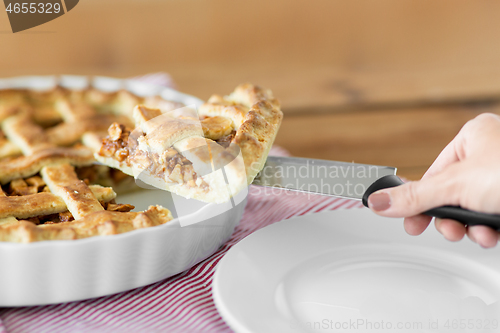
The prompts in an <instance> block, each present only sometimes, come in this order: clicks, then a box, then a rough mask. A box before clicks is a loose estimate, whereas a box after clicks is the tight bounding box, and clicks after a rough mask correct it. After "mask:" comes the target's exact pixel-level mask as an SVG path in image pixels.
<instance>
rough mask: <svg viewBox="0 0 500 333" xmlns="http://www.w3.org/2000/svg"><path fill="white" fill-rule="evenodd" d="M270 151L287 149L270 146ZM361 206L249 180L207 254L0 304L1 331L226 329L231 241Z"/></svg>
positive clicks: (274, 152)
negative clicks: (220, 294) (221, 272)
mask: <svg viewBox="0 0 500 333" xmlns="http://www.w3.org/2000/svg"><path fill="white" fill-rule="evenodd" d="M154 77H155V79H158V80H159V79H161V77H159V76H158V75H156V76H154ZM159 81H161V80H159ZM271 154H273V155H287V152H286V151H285V150H283V149H281V148H279V147H274V148H273V149H272V151H271ZM361 206H362V204H361V203H360V202H358V201H350V200H345V199H337V198H333V197H324V196H318V195H308V194H303V193H295V192H286V191H280V190H267V191H264V190H263V188H260V187H255V186H251V187H250V191H249V198H248V204H247V207H246V209H245V212H244V215H243V218H242V220H241V222H240V224H239V225H238V226H237V227H236V230H235V231H234V233H233V235H232V236H231V239H230V240H229V241H228V242H227V243H226V244H224V245H223V246H222V247H221V248H220V249H219V250H218V251H217V252H216V253H215V254H214V255H212V256H211V257H210V258H208V259H206V260H204V261H202V262H200V263H199V264H197V265H196V266H194V267H192V268H191V269H189V270H187V271H185V272H183V273H180V274H178V275H175V276H173V277H171V278H168V279H165V280H163V281H160V282H157V283H154V284H152V285H149V286H146V287H142V288H137V289H133V290H130V291H126V292H123V293H119V294H115V295H111V296H105V297H99V298H95V299H90V300H85V301H79V302H71V303H63V304H56V305H47V306H33V307H22V308H0V333H3V332H9V333H17V332H51V333H55V332H230V331H231V329H230V328H229V327H228V326H227V325H226V324H225V323H224V321H223V320H222V318H221V317H220V315H219V314H218V312H217V309H216V308H215V305H214V302H213V300H212V286H211V284H212V278H213V274H214V272H215V269H216V267H217V264H218V262H219V261H220V260H221V258H222V257H223V256H224V254H226V252H227V251H229V250H230V249H231V247H232V246H233V245H235V244H236V243H238V242H239V241H240V240H242V239H243V238H245V237H246V236H248V235H249V234H251V233H252V232H254V231H256V230H258V229H260V228H263V227H265V226H267V225H270V224H272V223H274V222H277V221H281V220H284V219H288V218H291V217H294V216H301V215H305V214H314V213H318V212H321V211H327V210H335V209H341V208H353V207H361ZM0 274H1V270H0Z"/></svg>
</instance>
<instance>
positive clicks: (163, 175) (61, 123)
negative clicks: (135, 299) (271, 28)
mask: <svg viewBox="0 0 500 333" xmlns="http://www.w3.org/2000/svg"><path fill="white" fill-rule="evenodd" d="M180 107H183V105H181V104H179V103H175V102H169V101H165V100H163V99H161V98H159V97H149V98H140V97H137V96H135V95H133V94H131V93H129V92H127V91H118V92H113V93H104V92H101V91H98V90H96V89H93V88H89V89H85V90H80V91H73V90H67V89H64V88H61V87H57V88H55V89H53V90H51V91H45V92H37V91H30V90H0V124H1V131H0V183H1V185H2V186H1V187H0V241H7V242H23V243H27V242H34V241H42V240H68V239H79V238H86V237H91V236H96V235H111V234H118V233H123V232H127V231H131V230H134V229H139V228H145V227H150V226H156V225H160V224H164V223H166V222H168V221H170V220H171V219H172V215H171V214H170V212H169V211H168V210H167V209H166V208H163V207H161V206H150V207H149V208H148V209H147V210H146V211H143V212H131V210H132V209H133V208H134V207H133V206H131V205H128V204H117V203H115V201H114V199H115V197H116V193H115V191H114V190H113V189H120V188H124V189H127V188H129V187H130V186H129V185H130V184H133V179H132V178H131V177H128V176H126V175H125V174H129V175H134V171H133V168H134V167H136V166H137V165H138V164H140V158H141V154H140V153H133V152H137V150H135V148H136V147H131V146H130V145H129V142H130V140H128V136H129V135H130V133H131V132H132V133H140V134H141V135H142V139H140V140H139V144H141V145H144V146H145V147H146V148H147V149H148V151H149V153H150V155H148V156H147V157H148V158H147V161H148V163H149V164H148V166H147V167H145V168H144V170H146V171H148V174H149V175H150V176H151V177H153V178H155V179H160V180H161V181H163V182H164V183H165V184H166V185H165V188H166V189H168V190H171V191H173V192H176V193H178V194H181V195H183V196H186V197H193V198H196V199H200V200H204V201H211V202H221V201H225V200H227V199H228V198H229V197H231V196H232V195H234V194H235V193H237V192H238V191H239V190H240V189H241V188H242V187H244V186H246V185H247V184H250V183H251V181H252V180H253V178H254V177H255V175H256V174H257V173H258V171H260V169H261V168H262V166H263V164H264V163H265V159H266V157H267V154H268V152H269V149H270V148H271V145H272V143H273V141H274V138H275V136H276V133H277V131H278V128H279V125H280V123H281V119H282V116H283V114H282V112H281V111H280V109H279V103H278V101H277V100H276V99H274V97H273V96H272V93H271V92H270V91H269V90H265V89H262V88H259V87H257V86H253V85H250V84H244V85H241V86H239V87H237V88H236V90H235V91H234V92H233V93H232V94H230V95H229V96H226V97H221V96H218V95H214V96H212V97H211V98H210V99H209V101H208V102H207V103H206V104H204V105H203V106H202V107H201V108H200V109H199V110H198V111H199V114H200V116H201V119H188V117H184V118H183V117H182V116H181V117H171V119H169V122H166V123H165V122H163V121H162V122H161V123H160V124H161V125H162V126H164V128H163V130H161V131H158V130H155V129H154V128H151V124H155V121H154V118H156V117H158V119H160V118H162V117H163V116H164V115H168V114H169V112H170V111H172V110H175V109H178V108H180ZM200 120H201V130H200V126H198V127H197V128H194V127H190V126H189V122H193V123H198V124H200ZM156 124H159V122H156ZM175 124H177V125H179V126H180V127H175ZM136 125H137V128H136ZM148 126H149V127H148ZM134 128H135V130H134ZM156 129H157V128H156ZM141 140H142V141H141ZM141 142H142V143H141ZM199 142H203V143H204V144H205V145H208V146H209V147H211V152H210V156H203V154H201V155H200V154H198V155H197V154H196V153H192V150H190V149H189V148H190V147H191V146H196V145H197V144H198V143H199ZM132 148H134V149H132ZM235 148H237V149H235ZM186 151H188V152H191V155H189V153H186ZM240 152H241V153H240ZM151 153H152V154H153V155H155V154H156V155H155V156H156V157H155V158H156V159H153V162H154V163H153V164H154V165H151V156H153V155H151ZM183 153H185V154H186V156H184V155H183ZM239 153H240V155H239V156H240V157H242V159H241V165H239V166H238V168H235V170H239V171H241V170H243V173H241V172H239V171H238V172H234V175H233V176H234V177H236V178H234V179H238V182H234V186H233V187H232V188H231V189H230V191H229V193H228V192H224V193H220V192H218V191H217V188H218V187H217V185H218V184H217V181H220V178H219V179H216V178H217V177H215V178H214V177H213V176H212V178H211V176H209V175H208V176H207V175H205V174H203V175H202V174H198V173H197V171H196V170H195V169H196V165H197V161H202V162H208V163H210V164H212V166H213V164H214V163H222V164H224V163H225V161H229V162H230V161H231V160H233V159H234V158H235V156H236V155H237V154H239ZM143 157H144V156H143ZM96 159H97V160H98V161H100V162H102V163H104V164H105V165H106V166H105V165H96ZM221 161H222V162H221ZM233 164H234V163H233ZM118 169H119V170H121V171H123V173H122V172H120V171H119V170H118ZM229 176H230V177H231V171H229ZM242 179H243V180H242ZM102 185H105V186H102Z"/></svg>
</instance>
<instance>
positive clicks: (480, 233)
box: [467, 225, 499, 248]
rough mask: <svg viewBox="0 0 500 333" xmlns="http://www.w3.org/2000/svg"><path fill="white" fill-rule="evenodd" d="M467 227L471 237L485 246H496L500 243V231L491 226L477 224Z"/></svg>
mask: <svg viewBox="0 0 500 333" xmlns="http://www.w3.org/2000/svg"><path fill="white" fill-rule="evenodd" d="M467 229H468V230H467V235H468V236H469V238H470V239H471V240H472V241H473V242H476V243H477V244H479V245H481V246H482V247H484V248H491V247H495V246H496V245H497V243H498V240H499V235H498V232H497V231H495V230H493V229H491V228H489V227H486V226H483V225H476V226H472V227H469V228H467Z"/></svg>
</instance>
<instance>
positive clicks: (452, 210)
mask: <svg viewBox="0 0 500 333" xmlns="http://www.w3.org/2000/svg"><path fill="white" fill-rule="evenodd" d="M402 184H404V183H403V181H402V180H401V179H400V178H399V177H398V176H396V175H389V176H384V177H382V178H380V179H378V180H377V181H375V183H373V184H371V185H370V187H368V189H367V190H366V192H365V194H364V195H363V205H365V206H366V207H368V197H369V196H370V194H372V193H373V192H376V191H378V190H382V189H384V188H389V187H395V186H399V185H402ZM424 214H425V215H429V216H433V217H439V218H446V219H453V220H456V221H458V222H460V223H463V224H465V225H485V226H488V227H490V228H493V229H495V230H498V231H500V215H496V214H486V213H479V212H475V211H472V210H468V209H465V208H462V207H458V206H442V207H437V208H433V209H430V210H428V211H426V212H424Z"/></svg>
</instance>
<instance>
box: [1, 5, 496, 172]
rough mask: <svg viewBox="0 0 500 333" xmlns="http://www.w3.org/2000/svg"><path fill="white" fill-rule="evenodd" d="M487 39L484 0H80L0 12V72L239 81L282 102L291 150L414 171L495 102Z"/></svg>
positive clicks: (491, 17)
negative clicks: (33, 12) (51, 12)
mask: <svg viewBox="0 0 500 333" xmlns="http://www.w3.org/2000/svg"><path fill="white" fill-rule="evenodd" d="M499 40H500V1H496V0H468V1H465V0H376V1H374V0H342V1H338V0H308V1H306V0H271V1H269V0H267V1H264V0H142V1H138V0H137V1H133V0H121V1H120V0H106V1H98V0H82V1H80V3H79V4H78V5H77V6H76V7H75V8H74V9H73V10H72V11H71V12H69V13H67V14H65V15H63V16H62V17H60V18H58V19H56V20H54V21H52V22H49V23H46V24H44V25H42V26H39V27H36V28H33V29H30V30H28V31H25V32H20V33H16V34H12V32H11V31H10V26H9V23H8V19H7V15H6V13H5V12H2V13H0V47H1V52H0V74H1V76H14V75H23V74H90V75H93V74H99V75H112V76H117V77H128V76H135V75H140V74H144V73H148V72H157V71H165V72H169V73H170V74H171V75H172V76H173V77H174V80H175V81H176V82H177V84H178V87H179V89H180V90H182V91H185V92H188V93H191V94H194V95H197V96H199V97H201V98H207V97H208V96H209V95H210V94H212V93H214V92H217V93H227V92H229V91H231V90H232V89H233V88H234V86H236V85H237V84H238V83H241V82H245V81H250V82H254V83H258V84H261V85H263V86H266V87H269V88H271V89H272V90H273V91H274V92H275V95H276V96H277V97H278V98H280V99H281V101H282V104H283V109H284V112H285V120H284V123H283V126H282V129H281V131H280V134H279V137H278V139H277V143H278V144H280V145H282V146H284V147H285V148H287V149H289V150H290V151H291V152H292V153H293V154H294V155H297V156H306V157H316V158H326V159H336V160H344V161H355V162H363V163H377V164H384V165H391V166H397V167H398V168H399V170H400V172H399V173H400V174H401V175H404V176H407V177H409V178H419V177H420V176H421V175H422V174H423V172H424V171H425V169H426V168H427V167H428V166H429V165H430V163H431V162H432V161H433V159H434V158H435V157H436V156H437V154H438V153H439V151H440V150H441V149H442V148H443V147H444V145H445V144H446V143H447V142H448V141H449V140H451V138H452V137H453V136H454V135H455V134H456V133H457V132H458V130H459V129H460V127H461V126H462V125H463V123H464V122H465V121H467V120H468V119H470V118H472V117H474V116H475V115H477V114H479V113H481V112H497V110H498V108H497V104H498V101H499V100H500V43H499Z"/></svg>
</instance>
